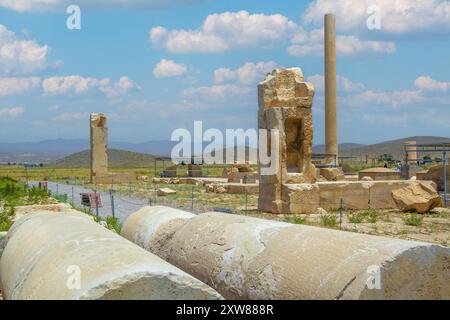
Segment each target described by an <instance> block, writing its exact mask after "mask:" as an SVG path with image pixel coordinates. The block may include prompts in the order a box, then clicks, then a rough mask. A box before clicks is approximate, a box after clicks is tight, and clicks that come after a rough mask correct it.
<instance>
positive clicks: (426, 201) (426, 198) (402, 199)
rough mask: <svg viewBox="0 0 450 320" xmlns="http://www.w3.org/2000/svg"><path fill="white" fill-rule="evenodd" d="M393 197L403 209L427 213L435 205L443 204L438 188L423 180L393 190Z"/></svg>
mask: <svg viewBox="0 0 450 320" xmlns="http://www.w3.org/2000/svg"><path fill="white" fill-rule="evenodd" d="M392 198H393V199H394V201H395V203H396V204H397V206H398V208H399V209H400V210H402V211H415V212H418V213H426V212H429V211H430V210H431V209H433V208H435V207H440V206H442V198H441V196H440V195H439V194H438V193H437V192H436V189H434V188H432V187H430V185H429V184H426V183H421V182H418V183H413V184H410V185H409V186H407V187H404V188H401V189H397V190H393V191H392Z"/></svg>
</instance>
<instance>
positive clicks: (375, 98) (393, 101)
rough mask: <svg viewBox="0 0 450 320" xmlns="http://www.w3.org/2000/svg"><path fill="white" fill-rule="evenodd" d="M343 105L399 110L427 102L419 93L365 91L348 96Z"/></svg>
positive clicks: (406, 91)
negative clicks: (383, 107)
mask: <svg viewBox="0 0 450 320" xmlns="http://www.w3.org/2000/svg"><path fill="white" fill-rule="evenodd" d="M341 101H342V102H343V104H344V105H347V106H351V107H368V106H369V107H372V106H385V107H394V108H399V107H403V106H407V105H413V104H417V103H421V102H425V101H427V98H426V97H424V96H423V95H422V94H421V93H420V91H408V90H401V91H387V92H383V91H375V90H367V91H364V92H362V93H358V94H352V95H348V96H345V97H343V98H342V100H341Z"/></svg>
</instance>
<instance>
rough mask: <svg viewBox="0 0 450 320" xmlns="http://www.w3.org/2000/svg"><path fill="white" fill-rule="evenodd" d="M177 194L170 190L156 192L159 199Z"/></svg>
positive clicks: (162, 189) (163, 189) (164, 189)
mask: <svg viewBox="0 0 450 320" xmlns="http://www.w3.org/2000/svg"><path fill="white" fill-rule="evenodd" d="M176 193H177V192H176V191H175V190H173V189H170V188H160V189H158V190H157V195H158V196H159V197H165V196H170V195H172V194H176Z"/></svg>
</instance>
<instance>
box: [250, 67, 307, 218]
mask: <svg viewBox="0 0 450 320" xmlns="http://www.w3.org/2000/svg"><path fill="white" fill-rule="evenodd" d="M313 96H314V88H313V85H312V84H311V83H307V82H305V81H304V78H303V73H302V70H301V69H300V68H291V69H275V70H274V71H273V72H272V73H270V74H268V75H267V77H266V79H265V80H264V81H263V82H261V83H260V84H259V85H258V97H259V113H258V126H259V128H260V129H267V130H268V131H269V132H270V131H271V130H274V129H277V130H279V134H280V135H279V141H277V142H278V143H279V146H280V148H279V155H278V158H279V165H278V167H277V168H275V172H274V173H273V174H272V175H260V194H259V208H260V209H261V210H264V211H269V212H274V213H281V212H282V211H283V206H285V205H286V204H284V203H283V195H282V185H283V184H284V183H314V182H315V181H316V170H315V167H314V165H313V164H312V163H311V158H312V139H313V125H312V112H311V107H312V100H313ZM268 140H269V146H270V139H268ZM268 150H270V147H269V148H268ZM272 151H273V150H270V152H272ZM260 172H261V171H260Z"/></svg>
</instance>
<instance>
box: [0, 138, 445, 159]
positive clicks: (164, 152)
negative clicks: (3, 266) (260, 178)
mask: <svg viewBox="0 0 450 320" xmlns="http://www.w3.org/2000/svg"><path fill="white" fill-rule="evenodd" d="M405 141H417V143H420V144H425V143H439V142H445V143H450V139H449V138H444V137H431V136H430V137H428V136H417V137H409V138H403V139H398V140H392V141H385V142H381V143H377V144H372V145H362V144H357V143H341V144H340V145H339V153H340V156H341V157H344V156H351V157H358V158H361V157H365V156H366V155H368V156H369V157H377V156H379V155H382V154H385V153H386V154H391V155H393V156H394V158H395V159H398V160H400V159H403V158H404V152H403V150H404V149H403V145H404V143H405ZM177 143H178V142H173V141H169V140H162V141H148V142H142V143H129V142H115V141H112V142H110V143H109V146H108V147H109V148H110V149H117V150H126V151H132V152H137V153H145V154H151V155H159V156H166V157H167V156H170V153H171V150H172V148H173V147H174V146H175V145H176V144H177ZM206 145H207V144H206V143H205V144H204V147H205V146H206ZM239 148H241V149H243V148H244V147H239ZM86 149H89V141H88V140H64V139H59V140H46V141H41V142H19V143H0V163H6V162H16V163H22V162H29V163H49V162H52V161H55V160H57V159H61V158H63V157H66V156H68V155H71V154H73V153H77V152H81V151H83V150H86ZM246 149H248V147H246ZM324 149H325V147H324V145H317V146H314V147H313V152H314V153H324ZM247 152H248V151H247ZM239 160H240V161H242V160H243V159H239ZM253 162H254V161H253Z"/></svg>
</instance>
